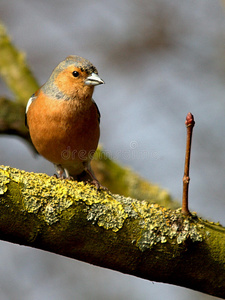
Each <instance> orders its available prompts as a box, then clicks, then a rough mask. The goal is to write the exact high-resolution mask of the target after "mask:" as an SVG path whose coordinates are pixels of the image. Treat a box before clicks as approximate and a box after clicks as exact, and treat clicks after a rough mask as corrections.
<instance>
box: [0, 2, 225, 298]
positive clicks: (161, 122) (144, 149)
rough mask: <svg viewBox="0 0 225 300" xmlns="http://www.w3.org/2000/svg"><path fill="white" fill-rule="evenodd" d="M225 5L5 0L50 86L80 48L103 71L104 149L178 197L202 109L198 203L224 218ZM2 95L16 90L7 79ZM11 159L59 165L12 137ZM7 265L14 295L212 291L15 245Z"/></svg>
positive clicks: (3, 147)
mask: <svg viewBox="0 0 225 300" xmlns="http://www.w3.org/2000/svg"><path fill="white" fill-rule="evenodd" d="M224 9H225V7H224V6H223V4H222V2H221V1H219V0H198V1H196V2H195V1H180V0H160V1H159V0H139V1H137V0H130V1H128V0H120V1H117V0H115V1H111V0H110V1H109V0H104V1H103V0H97V1H91V0H84V1H78V0H73V1H72V0H65V1H58V0H49V1H44V0H39V1H35V0H29V1H27V0H20V1H16V0H11V1H8V0H1V2H0V19H1V20H2V21H3V22H4V24H5V25H6V27H7V29H8V32H9V33H10V35H11V37H12V40H13V42H14V43H15V45H16V46H17V47H18V48H19V49H21V50H23V51H24V52H25V53H26V56H27V61H28V63H29V65H30V66H31V69H32V71H33V73H34V75H35V76H36V78H37V79H38V81H39V83H40V84H43V83H44V82H45V81H46V80H47V78H48V77H49V75H50V74H51V72H52V70H53V68H54V67H55V66H56V65H57V64H58V63H59V62H60V61H62V60H63V59H64V58H65V57H66V56H68V55H70V54H77V55H80V56H83V57H85V58H87V59H89V60H90V61H91V62H92V63H93V64H94V65H95V66H96V67H97V69H98V71H99V75H100V76H101V78H103V79H104V81H105V82H106V84H105V85H103V86H100V87H97V88H96V89H95V94H94V99H95V101H96V102H97V104H98V106H99V109H100V111H101V114H102V119H101V144H102V145H103V147H104V149H105V150H106V151H107V153H108V154H109V155H110V157H111V158H113V159H115V160H116V161H118V162H119V163H121V164H122V165H124V166H129V167H131V168H132V169H133V170H134V171H136V172H137V173H139V174H140V175H141V176H143V177H145V178H147V179H148V180H150V181H152V182H153V183H157V184H159V185H160V186H162V187H164V188H166V189H167V190H168V191H169V192H170V193H171V194H172V196H173V197H174V198H176V199H178V200H179V199H181V193H182V177H183V166H184V152H185V142H186V128H185V125H184V121H185V118H186V115H187V113H188V112H189V111H191V112H192V113H193V115H194V117H195V121H196V125H195V128H194V134H193V148H192V157H191V171H190V176H191V182H190V208H191V210H192V211H193V210H194V211H196V212H197V213H198V214H199V215H200V216H202V217H204V218H207V219H209V220H213V221H220V222H221V223H222V224H223V225H225V218H224V209H225V199H224V179H225V151H224V149H225V135H224V129H225V118H224V110H225V104H224V98H225V97H224V95H225V84H224V83H225V55H224V52H225V18H224ZM0 95H6V96H9V97H11V98H13V96H12V95H11V93H10V91H9V90H8V89H7V88H6V86H5V85H4V83H3V82H2V81H1V78H0ZM0 164H4V165H10V166H12V167H16V168H21V169H25V170H27V171H35V172H45V173H47V174H49V175H52V174H53V172H54V168H53V166H52V165H51V164H50V163H49V162H47V161H45V160H44V159H43V158H41V157H38V158H35V157H34V156H33V154H32V153H31V152H30V149H28V147H27V145H25V144H24V143H23V141H21V140H20V139H18V138H13V137H7V136H0ZM103 255H104V253H103ZM0 266H1V267H0V299H3V300H4V299H6V300H8V299H23V300H39V299H43V300H48V299H50V300H52V299H54V300H61V299H66V300H67V299H76V300H83V299H109V300H110V299H131V300H137V299H143V300H147V299H148V300H149V299H154V300H157V299H164V298H165V297H166V299H167V300H170V299H171V300H172V299H173V300H176V299H212V297H210V296H207V295H204V294H201V293H198V292H194V291H190V290H188V289H184V288H179V287H175V286H172V285H166V284H160V283H154V284H153V283H152V282H149V281H146V280H142V279H139V278H135V277H132V276H128V275H124V274H121V273H118V272H114V271H110V270H106V269H103V268H98V267H95V266H92V265H89V264H86V263H82V262H79V261H75V260H71V259H68V258H65V257H61V256H58V255H54V254H50V253H47V252H43V251H40V250H35V249H31V248H27V247H23V246H18V245H13V244H10V243H6V242H0ZM214 299H215V298H214Z"/></svg>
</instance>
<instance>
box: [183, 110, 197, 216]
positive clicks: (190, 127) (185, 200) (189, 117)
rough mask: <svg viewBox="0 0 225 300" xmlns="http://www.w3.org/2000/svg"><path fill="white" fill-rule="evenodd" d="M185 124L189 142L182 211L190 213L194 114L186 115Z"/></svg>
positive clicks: (187, 144) (185, 165)
mask: <svg viewBox="0 0 225 300" xmlns="http://www.w3.org/2000/svg"><path fill="white" fill-rule="evenodd" d="M185 125H186V127H187V143H186V154H185V164H184V177H183V200H182V213H183V214H184V215H189V214H190V212H189V209H188V186H189V181H190V177H189V167H190V156H191V140H192V131H193V127H194V125H195V121H194V116H193V115H192V114H191V113H190V112H189V113H188V114H187V117H186V121H185Z"/></svg>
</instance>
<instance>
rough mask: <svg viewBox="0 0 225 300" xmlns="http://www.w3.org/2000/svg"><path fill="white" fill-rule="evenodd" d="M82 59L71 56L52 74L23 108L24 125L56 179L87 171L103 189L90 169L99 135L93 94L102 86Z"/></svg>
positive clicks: (100, 80) (93, 70)
mask: <svg viewBox="0 0 225 300" xmlns="http://www.w3.org/2000/svg"><path fill="white" fill-rule="evenodd" d="M103 83H104V81H103V80H102V79H101V78H100V77H99V76H98V71H97V69H96V68H95V67H94V66H93V65H92V63H91V62H90V61H88V60H87V59H85V58H82V57H79V56H76V55H71V56H68V57H67V58H66V59H65V60H64V61H62V62H61V63H60V64H59V65H58V66H57V67H56V68H55V69H54V70H53V72H52V74H51V76H50V78H49V79H48V80H47V82H46V83H45V84H44V85H42V86H41V88H40V89H39V90H38V91H37V92H36V93H34V94H33V95H32V96H31V98H30V99H29V101H28V103H27V107H26V116H25V119H26V124H27V127H28V128H29V131H30V136H31V140H32V142H33V144H34V147H35V148H36V150H37V151H38V152H39V154H41V155H42V156H44V157H45V158H46V159H47V160H49V161H51V162H52V163H54V165H55V167H56V172H57V175H58V177H59V178H64V175H65V177H66V178H71V176H72V177H73V178H76V177H77V175H79V174H81V173H82V172H83V171H86V172H87V173H88V174H89V175H90V176H91V178H92V179H93V183H94V184H95V185H96V187H97V189H99V188H100V187H101V188H103V187H102V186H101V185H100V183H99V182H98V180H97V179H96V177H95V176H94V174H93V171H92V169H91V166H90V162H91V159H92V157H93V155H94V153H95V151H96V149H97V146H98V141H99V136H100V129H99V123H100V112H99V110H98V107H97V105H96V103H95V102H94V100H93V99H92V94H93V91H94V86H96V85H99V84H103Z"/></svg>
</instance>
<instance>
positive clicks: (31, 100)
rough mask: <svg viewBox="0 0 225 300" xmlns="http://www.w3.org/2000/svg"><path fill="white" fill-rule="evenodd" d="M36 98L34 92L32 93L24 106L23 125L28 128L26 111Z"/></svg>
mask: <svg viewBox="0 0 225 300" xmlns="http://www.w3.org/2000/svg"><path fill="white" fill-rule="evenodd" d="M36 98H37V96H36V95H35V94H33V95H32V96H31V97H30V99H29V100H28V102H27V106H26V112H25V125H26V126H27V128H28V124H27V112H28V109H29V107H30V105H31V103H32V102H33V101H34V100H35V99H36Z"/></svg>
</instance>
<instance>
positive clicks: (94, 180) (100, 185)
mask: <svg viewBox="0 0 225 300" xmlns="http://www.w3.org/2000/svg"><path fill="white" fill-rule="evenodd" d="M85 183H88V184H93V185H94V186H95V187H96V190H97V191H100V190H103V191H108V188H107V187H105V186H104V185H102V184H101V183H100V182H99V181H98V180H96V179H93V180H92V181H90V180H86V181H85Z"/></svg>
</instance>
